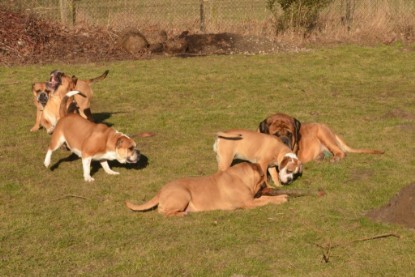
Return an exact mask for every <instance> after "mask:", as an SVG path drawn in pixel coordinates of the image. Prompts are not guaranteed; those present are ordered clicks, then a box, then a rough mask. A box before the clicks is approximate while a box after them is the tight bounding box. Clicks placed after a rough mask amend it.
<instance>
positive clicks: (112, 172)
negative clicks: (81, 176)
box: [107, 170, 120, 175]
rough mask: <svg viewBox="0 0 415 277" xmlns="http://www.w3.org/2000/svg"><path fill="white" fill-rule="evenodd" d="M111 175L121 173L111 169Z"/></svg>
mask: <svg viewBox="0 0 415 277" xmlns="http://www.w3.org/2000/svg"><path fill="white" fill-rule="evenodd" d="M107 173H108V174H109V175H119V174H120V173H119V172H117V171H113V170H111V171H109V172H107Z"/></svg>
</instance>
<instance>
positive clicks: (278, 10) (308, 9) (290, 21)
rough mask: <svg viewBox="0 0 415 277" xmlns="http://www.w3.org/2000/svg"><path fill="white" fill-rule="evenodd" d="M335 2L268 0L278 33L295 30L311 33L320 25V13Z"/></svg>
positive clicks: (324, 0)
mask: <svg viewBox="0 0 415 277" xmlns="http://www.w3.org/2000/svg"><path fill="white" fill-rule="evenodd" d="M331 2H333V0H267V8H268V9H269V10H270V11H271V12H272V14H273V16H274V19H275V27H276V32H277V33H278V32H281V31H285V30H287V29H290V28H292V29H293V30H297V31H301V30H304V31H305V32H310V31H312V30H313V29H314V28H316V26H317V25H318V17H319V13H320V11H321V10H322V9H323V8H325V7H327V6H328V5H329V4H330V3H331Z"/></svg>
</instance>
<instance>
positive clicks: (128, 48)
mask: <svg viewBox="0 0 415 277" xmlns="http://www.w3.org/2000/svg"><path fill="white" fill-rule="evenodd" d="M0 22H2V24H0V65H14V64H43V63H53V62H65V63H84V62H105V61H114V60H130V59H143V58H149V57H152V56H157V55H175V56H183V57H186V56H194V55H213V54H234V53H245V54H256V53H269V52H274V51H278V50H280V47H279V46H278V45H276V44H275V43H274V42H272V41H270V40H267V39H266V38H260V37H252V36H251V37H244V36H241V35H237V34H230V33H222V34H190V33H189V32H187V31H185V32H183V33H182V34H180V35H171V36H170V37H167V33H168V32H166V31H165V30H150V31H147V32H144V33H143V32H140V31H138V30H130V31H128V32H123V33H117V32H114V31H112V30H110V29H104V28H99V27H90V26H88V27H79V26H78V27H74V28H68V27H66V26H63V25H61V24H59V23H57V22H52V21H47V20H42V19H39V18H36V17H35V16H34V15H32V14H26V13H18V12H13V11H10V10H7V9H6V8H3V7H1V6H0Z"/></svg>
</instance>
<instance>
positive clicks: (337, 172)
mask: <svg viewBox="0 0 415 277" xmlns="http://www.w3.org/2000/svg"><path fill="white" fill-rule="evenodd" d="M414 62H415V52H414V51H405V50H404V49H402V48H401V47H399V46H392V47H377V48H362V47H355V46H347V47H337V48H333V49H314V50H310V51H307V52H300V53H280V54H276V55H263V56H212V57H202V58H192V59H179V58H166V59H153V60H145V61H131V62H129V61H128V62H117V63H108V64H107V63H103V64H80V65H67V64H53V65H47V66H38V65H33V66H24V67H23V66H16V67H7V68H6V67H1V68H0V83H1V84H2V89H1V92H0V95H1V100H2V101H1V102H0V118H1V122H2V123H1V133H0V145H1V148H0V168H1V176H0V257H1V258H0V275H1V276H58V275H59V276H73V275H86V276H233V275H234V276H410V275H411V274H413V268H414V266H415V260H414V259H413V249H414V248H415V233H414V232H413V230H412V231H411V230H409V229H405V228H403V227H400V226H397V225H390V224H386V223H376V222H373V221H371V220H369V219H366V218H365V217H364V215H365V213H366V212H367V211H369V210H371V209H373V208H375V207H379V206H381V205H383V204H385V203H387V202H388V201H389V199H390V198H391V197H392V196H393V195H394V194H395V193H397V192H398V191H399V190H400V189H401V188H403V187H404V186H406V185H408V184H410V183H411V182H414V180H415V171H414V166H415V158H414V156H413V154H414V153H415V144H414V141H415V125H414V124H415V123H414V120H415V119H414V118H415V110H414V106H415V93H414V91H415V67H414ZM55 68H59V69H62V70H64V71H66V72H68V73H70V74H76V75H77V76H78V77H80V78H91V77H95V76H98V75H99V74H101V73H102V72H103V71H104V70H105V69H109V70H110V73H109V75H108V77H107V79H106V80H104V81H102V82H99V83H96V84H94V91H95V98H94V99H93V101H92V111H93V113H94V114H95V115H101V116H104V115H105V114H106V113H109V115H110V116H109V117H108V118H106V119H105V122H106V123H110V124H113V127H114V128H115V129H117V130H119V131H121V132H125V133H127V134H135V133H139V132H143V131H152V132H155V133H156V136H154V137H151V138H140V139H137V140H136V141H137V143H138V147H139V149H140V150H141V152H142V154H144V155H145V156H146V157H147V158H148V166H147V167H146V168H144V169H134V168H126V167H124V166H122V165H119V164H117V163H113V167H114V168H115V170H118V171H120V173H121V174H120V175H119V176H108V175H106V174H105V172H104V170H103V169H102V168H99V167H98V170H97V171H95V173H94V174H93V177H94V178H95V182H93V183H86V182H84V181H83V178H82V165H81V161H80V160H79V159H77V160H74V161H70V162H62V163H61V164H60V165H59V167H58V168H57V169H55V170H54V171H51V170H49V169H46V168H44V166H43V159H44V155H45V153H46V148H47V145H48V142H49V136H48V135H47V134H46V132H45V131H44V130H40V131H38V132H36V133H30V132H29V130H30V128H31V127H32V125H33V123H34V114H35V108H34V106H33V104H32V95H31V91H30V86H31V83H32V82H34V81H39V80H40V81H41V80H45V79H46V78H47V76H48V74H49V72H50V71H51V70H53V69H55ZM277 111H282V112H286V113H289V114H291V115H293V116H295V117H296V118H298V119H299V120H301V121H302V122H313V121H317V122H323V123H326V124H328V125H329V126H331V127H332V128H333V129H334V130H335V131H336V132H337V133H339V134H340V135H342V136H344V137H345V138H346V141H348V142H349V144H351V145H352V146H357V147H371V148H372V147H373V148H378V149H384V150H385V151H386V153H385V154H384V155H381V156H370V155H358V154H350V155H349V156H348V157H347V158H346V159H345V160H343V161H341V162H339V163H337V164H330V163H328V162H323V163H309V164H307V165H306V166H305V169H304V175H303V177H302V178H300V179H299V180H297V181H296V182H294V183H293V184H292V185H291V186H290V188H293V189H311V190H317V189H318V188H323V189H324V190H325V191H326V192H327V195H326V196H325V197H322V198H313V197H303V198H296V199H291V201H289V202H288V203H287V204H284V205H280V206H266V207H262V208H258V209H254V210H238V211H234V212H224V211H214V212H206V213H194V214H190V215H189V216H186V217H184V218H165V217H163V216H161V215H159V214H158V213H157V212H155V211H151V212H147V213H132V212H130V211H129V210H127V209H126V208H125V207H124V200H126V199H129V200H132V201H134V202H136V203H141V202H143V201H145V200H146V199H149V198H150V197H152V196H153V195H154V194H155V193H156V192H157V191H158V190H159V188H160V187H161V186H162V185H163V184H165V183H166V182H168V181H170V180H173V179H176V178H179V177H183V176H194V175H207V174H212V173H213V172H215V169H216V160H215V155H214V152H213V150H212V144H213V141H214V134H215V132H217V131H220V130H226V129H230V128H247V129H253V130H254V129H256V128H257V126H258V124H259V122H260V121H261V120H262V119H264V118H265V117H266V116H267V115H269V114H272V113H274V112H277ZM68 156H69V153H68V152H66V151H63V150H58V151H56V152H55V153H54V155H53V157H52V164H54V163H56V162H57V161H58V160H60V159H63V158H65V157H68ZM70 195H76V196H80V197H84V198H79V197H70ZM391 232H392V233H396V234H399V235H400V236H401V238H400V239H397V238H385V239H379V240H370V241H366V242H360V243H353V244H348V242H351V241H353V240H356V239H361V238H365V237H370V236H375V235H379V234H385V233H391ZM329 242H331V243H333V244H336V243H344V244H346V245H345V246H344V247H338V248H335V249H333V250H332V252H331V253H330V262H329V263H324V262H323V261H322V251H321V249H320V248H318V247H317V246H315V244H316V243H317V244H324V243H329Z"/></svg>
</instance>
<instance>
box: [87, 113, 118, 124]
mask: <svg viewBox="0 0 415 277" xmlns="http://www.w3.org/2000/svg"><path fill="white" fill-rule="evenodd" d="M123 113H126V112H112V113H107V112H103V113H94V114H92V117H93V119H94V122H95V123H102V124H105V125H107V126H108V127H111V126H112V125H114V124H112V123H109V122H105V120H107V119H108V118H111V116H112V115H114V114H123Z"/></svg>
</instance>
